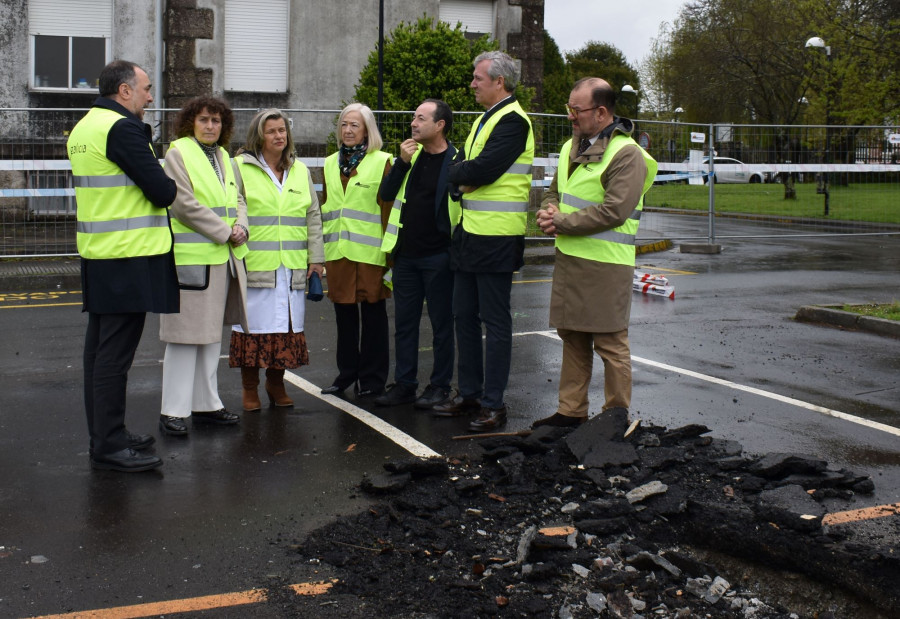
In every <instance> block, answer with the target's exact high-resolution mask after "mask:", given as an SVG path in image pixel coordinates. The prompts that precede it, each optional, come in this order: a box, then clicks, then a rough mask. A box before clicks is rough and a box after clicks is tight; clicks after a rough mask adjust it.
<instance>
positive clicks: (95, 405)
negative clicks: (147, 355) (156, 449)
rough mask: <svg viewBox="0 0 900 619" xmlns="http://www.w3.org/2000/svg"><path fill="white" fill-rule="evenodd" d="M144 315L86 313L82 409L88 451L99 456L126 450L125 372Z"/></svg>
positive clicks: (132, 353) (141, 327)
mask: <svg viewBox="0 0 900 619" xmlns="http://www.w3.org/2000/svg"><path fill="white" fill-rule="evenodd" d="M146 317H147V314H146V313H143V312H140V313H128V314H95V313H93V312H91V313H89V314H88V327H87V334H86V335H85V338H84V410H85V413H86V415H87V424H88V433H89V434H90V437H91V450H92V452H93V453H95V454H98V455H103V454H110V453H113V452H116V451H119V450H122V449H125V448H126V447H128V439H127V436H126V433H125V390H126V387H127V385H128V370H130V369H131V363H132V362H133V361H134V353H135V351H136V350H137V347H138V344H139V343H140V341H141V334H142V333H143V332H144V320H145V319H146Z"/></svg>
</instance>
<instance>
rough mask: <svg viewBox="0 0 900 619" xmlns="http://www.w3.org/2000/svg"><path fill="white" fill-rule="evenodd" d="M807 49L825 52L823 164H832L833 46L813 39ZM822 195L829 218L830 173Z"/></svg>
mask: <svg viewBox="0 0 900 619" xmlns="http://www.w3.org/2000/svg"><path fill="white" fill-rule="evenodd" d="M806 47H819V48H823V49H824V50H825V58H826V62H827V65H828V76H827V83H826V84H825V157H824V161H823V163H825V164H826V165H827V164H829V163H831V92H830V90H831V46H830V45H825V41H824V40H823V39H822V37H811V38H810V39H809V40H807V41H806ZM822 193H823V194H824V195H825V217H828V211H829V206H830V204H829V201H830V200H829V199H830V197H831V196H830V194H829V192H828V172H827V171H826V172H823V173H822Z"/></svg>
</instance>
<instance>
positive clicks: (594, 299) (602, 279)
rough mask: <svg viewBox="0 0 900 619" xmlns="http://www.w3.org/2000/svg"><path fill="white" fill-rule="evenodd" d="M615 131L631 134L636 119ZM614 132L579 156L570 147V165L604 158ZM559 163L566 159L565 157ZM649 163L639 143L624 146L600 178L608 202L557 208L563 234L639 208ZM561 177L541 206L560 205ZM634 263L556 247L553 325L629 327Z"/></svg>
mask: <svg viewBox="0 0 900 619" xmlns="http://www.w3.org/2000/svg"><path fill="white" fill-rule="evenodd" d="M621 120H622V121H624V123H625V126H624V127H622V126H621V125H620V127H621V128H617V129H615V130H614V132H613V135H615V132H620V133H624V134H625V135H629V134H630V133H631V130H632V127H633V125H632V124H631V121H629V120H627V119H621ZM608 144H609V138H604V139H598V140H597V141H596V142H594V144H593V145H591V147H590V148H589V149H587V150H586V151H585V152H584V153H583V154H582V155H581V156H580V157H577V156H576V149H575V148H573V149H572V151H571V156H570V162H569V165H570V166H572V167H571V169H572V170H574V166H576V165H579V164H583V163H590V162H599V161H600V160H601V159H602V158H603V153H604V151H605V150H606V146H607V145H608ZM560 165H565V164H564V163H563V162H560ZM646 175H647V164H646V163H645V162H644V158H643V156H642V155H641V152H640V150H638V148H637V147H634V148H632V147H627V146H626V147H625V148H623V149H622V150H620V151H619V152H618V153H617V154H616V156H615V157H614V158H613V160H612V161H611V162H610V163H609V166H608V167H607V168H606V170H605V171H604V173H603V176H602V178H601V182H602V183H603V186H604V187H605V188H606V195H605V197H604V200H603V203H602V204H598V205H594V206H589V207H587V208H585V209H581V210H579V211H578V212H576V213H569V214H565V213H557V214H555V215H554V216H553V224H554V225H555V226H556V229H557V233H558V234H571V235H585V234H596V233H598V232H602V231H604V230H609V229H611V228H615V227H617V226H619V225H621V224H622V223H624V222H625V221H626V220H627V219H628V218H629V217H630V216H631V214H632V213H633V212H634V209H635V208H636V207H637V205H638V202H639V201H640V198H641V191H642V189H643V186H644V178H645V177H646ZM556 182H557V178H556V176H554V178H553V182H552V183H551V184H550V188H549V189H548V190H547V193H546V195H545V196H544V198H543V200H542V201H541V207H542V208H546V206H547V205H548V204H555V205H557V206H558V205H559V193H558V190H557V184H556ZM633 277H634V267H631V266H626V265H621V264H609V263H604V262H597V261H595V260H586V259H584V258H576V257H574V256H567V255H566V254H563V253H562V252H560V251H559V250H557V251H556V262H555V266H554V269H553V286H552V290H551V293H550V326H551V327H556V328H557V329H570V330H573V331H582V332H585V333H614V332H616V331H622V330H623V329H627V328H628V321H629V319H630V317H631V296H632V295H631V286H632V279H633Z"/></svg>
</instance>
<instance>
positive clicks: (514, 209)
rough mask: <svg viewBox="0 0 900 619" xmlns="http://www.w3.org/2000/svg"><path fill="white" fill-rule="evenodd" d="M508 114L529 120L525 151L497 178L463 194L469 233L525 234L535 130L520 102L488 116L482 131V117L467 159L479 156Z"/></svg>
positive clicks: (470, 140)
mask: <svg viewBox="0 0 900 619" xmlns="http://www.w3.org/2000/svg"><path fill="white" fill-rule="evenodd" d="M507 114H518V115H519V116H521V117H522V118H524V119H525V122H527V123H528V139H527V141H526V144H525V150H524V151H522V153H521V154H520V155H519V157H518V158H517V159H516V161H515V162H514V163H513V164H512V165H511V166H510V167H509V169H508V170H506V172H504V173H503V174H502V175H501V176H500V178H498V179H497V180H496V181H494V182H493V183H491V184H490V185H484V186H483V187H478V188H477V189H475V191H472V192H470V193H467V194H463V197H462V208H463V217H462V225H463V229H464V230H465V231H466V232H469V233H472V234H483V235H492V236H517V235H523V234H525V221H526V212H527V210H528V204H529V199H530V196H531V165H532V163H533V162H534V131H533V130H532V128H531V120H529V118H528V116H527V115H526V114H525V112H524V110H522V106H521V105H519V102H518V101H513V102H512V103H510V104H508V105H506V106H504V107H502V108H501V109H500V110H498V111H497V113H495V114H494V115H493V116H491V117H490V118H488V120H487V122H485V123H484V126H483V127H482V128H481V130H480V131H478V124H479V122H480V119H479V121H478V122H475V123H474V124H473V125H472V130H471V131H470V132H469V137H468V138H467V139H466V159H467V160H472V159H475V158H476V157H477V156H478V155H479V154H480V153H481V151H482V150H483V149H484V145H485V143H486V142H487V140H488V138H489V137H490V135H491V132H492V131H493V130H494V127H496V126H497V123H498V122H500V119H501V118H503V117H504V116H506V115H507ZM482 118H483V116H482ZM476 133H477V135H476Z"/></svg>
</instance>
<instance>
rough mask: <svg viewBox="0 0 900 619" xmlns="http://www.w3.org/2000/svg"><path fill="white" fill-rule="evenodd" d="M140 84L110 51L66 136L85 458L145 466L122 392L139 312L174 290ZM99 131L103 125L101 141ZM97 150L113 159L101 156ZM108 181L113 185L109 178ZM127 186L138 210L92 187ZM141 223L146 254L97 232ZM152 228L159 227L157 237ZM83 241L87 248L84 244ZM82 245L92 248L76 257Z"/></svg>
mask: <svg viewBox="0 0 900 619" xmlns="http://www.w3.org/2000/svg"><path fill="white" fill-rule="evenodd" d="M150 86H151V85H150V78H149V77H148V76H147V73H146V72H145V71H144V70H143V69H141V68H140V67H139V66H137V65H135V64H134V63H131V62H128V61H124V60H117V61H113V62H112V63H110V64H109V65H107V66H106V67H104V69H103V70H102V71H101V73H100V80H99V87H100V97H99V98H98V99H97V100H96V101H95V102H94V106H93V108H92V110H91V112H89V113H88V115H87V116H85V117H84V118H83V119H82V120H81V121H80V122H79V125H82V123H83V125H82V127H80V128H79V127H78V126H77V125H76V127H75V129H73V131H72V134H71V137H70V140H69V144H68V146H69V158H70V159H71V160H72V162H73V165H72V171H73V177H74V180H75V187H76V200H77V202H78V215H79V221H78V234H79V253H81V254H82V261H81V283H82V294H83V298H84V304H83V308H82V309H83V311H85V312H87V313H88V326H87V334H86V336H85V343H84V404H85V413H86V415H87V424H88V432H89V434H90V438H91V445H90V453H91V465H92V466H93V467H94V468H97V469H108V470H114V471H123V472H135V471H146V470H149V469H153V468H156V467H159V466H161V465H162V460H161V459H160V458H158V457H157V456H154V455H149V454H146V453H141V452H140V451H139V450H143V449H145V448H147V447H149V446H150V445H152V444H153V443H154V441H155V439H154V437H153V436H151V435H138V434H133V433H131V432H129V431H128V430H127V429H126V427H125V393H126V386H127V382H128V370H129V369H130V368H131V364H132V361H133V360H134V354H135V350H136V349H137V346H138V344H139V342H140V340H141V334H142V332H143V329H144V320H145V318H146V313H147V312H155V313H175V312H178V299H179V292H178V279H177V276H176V273H175V258H174V254H173V250H172V231H171V227H170V226H169V224H168V212H167V210H166V209H167V207H168V206H169V205H170V204H171V203H172V202H173V201H174V200H175V194H176V188H175V182H174V181H173V180H172V179H170V178H169V177H168V176H166V174H165V173H164V172H163V169H162V166H160V164H159V160H158V159H157V156H156V154H155V153H154V152H153V149H152V147H151V146H149V145H150V142H151V140H152V134H151V129H150V126H149V125H147V124H144V122H143V117H144V108H145V107H147V106H149V105H150V104H151V103H152V102H153V95H152V94H151V93H150ZM109 111H111V112H114V113H115V114H117V115H120V116H121V118H120V119H118V120H115V122H113V124H112V125H111V126H108V127H107V125H106V124H105V122H104V121H103V120H98V119H102V118H104V117H105V118H109ZM106 122H107V123H108V121H106ZM102 132H106V137H105V141H104V136H103V135H102ZM104 144H105V149H104V148H103V145H104ZM101 151H103V152H101ZM102 158H106V159H107V160H108V162H109V163H111V164H113V165H112V166H105V164H103V163H102V161H103V160H102ZM98 162H100V163H98ZM105 167H108V169H112V170H115V169H116V167H117V168H118V169H119V170H120V171H121V172H122V173H123V174H119V175H100V176H97V170H98V169H102V168H105ZM114 184H117V185H118V186H116V187H111V186H112V185H114ZM130 186H136V187H137V188H138V189H140V191H141V192H142V194H143V196H142V197H141V196H140V195H139V194H135V193H134V192H132V193H131V194H127V195H128V196H129V204H128V208H130V209H135V208H137V209H143V210H142V211H140V212H143V213H146V214H145V215H143V216H139V217H131V218H128V219H116V215H115V213H114V212H115V210H116V209H115V200H110V199H109V198H107V197H104V196H105V195H111V194H103V193H102V191H103V190H104V189H115V190H118V191H120V192H121V191H125V190H128V191H131V189H129V187H130ZM123 188H124V189H123ZM115 195H124V194H121V193H117V194H115ZM124 208H125V206H123V209H124ZM88 213H91V214H100V215H105V216H106V217H107V219H106V220H105V221H97V220H96V218H92V219H91V220H87V217H86V216H87V214H88ZM83 215H84V216H85V217H82V216H83ZM163 218H164V219H163ZM100 219H103V218H102V217H101V218H100ZM141 226H146V229H145V230H142V231H141V233H140V234H141V235H143V236H140V235H139V236H137V237H135V238H137V239H138V240H139V241H144V240H145V239H147V238H149V236H148V235H151V234H152V235H154V236H153V238H154V239H155V241H154V242H153V243H148V246H153V247H155V248H156V249H154V250H153V251H152V252H146V255H133V254H134V253H135V252H134V251H133V245H134V243H130V242H129V243H124V244H123V243H118V244H115V243H112V242H110V241H107V240H105V238H109V237H110V236H112V235H115V234H119V233H122V232H123V231H124V230H126V229H131V230H132V231H133V229H134V227H141ZM162 228H166V229H168V243H167V245H166V242H165V237H164V236H163V235H164V234H165V232H164V230H163V229H162ZM102 234H106V235H107V236H106V237H103V236H101V235H102ZM159 239H162V241H161V242H160V240H159ZM139 244H140V243H139ZM117 245H118V246H117ZM129 245H131V246H132V248H131V250H129V247H128V246H129ZM88 247H91V251H90V252H88V251H86V248H88ZM86 253H87V254H88V255H89V256H93V257H85V254H86ZM138 253H140V252H138ZM129 254H130V255H129ZM98 256H99V257H98Z"/></svg>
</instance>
